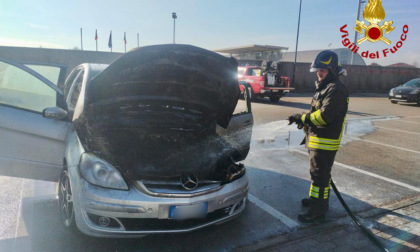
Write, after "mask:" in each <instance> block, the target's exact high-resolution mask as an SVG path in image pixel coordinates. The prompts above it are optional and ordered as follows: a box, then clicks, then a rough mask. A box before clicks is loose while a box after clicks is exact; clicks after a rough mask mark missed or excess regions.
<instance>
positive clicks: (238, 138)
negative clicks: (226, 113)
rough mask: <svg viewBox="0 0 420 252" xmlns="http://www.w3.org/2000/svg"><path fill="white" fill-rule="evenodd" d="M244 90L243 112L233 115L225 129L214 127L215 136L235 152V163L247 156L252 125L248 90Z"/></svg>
mask: <svg viewBox="0 0 420 252" xmlns="http://www.w3.org/2000/svg"><path fill="white" fill-rule="evenodd" d="M242 85H243V84H242ZM244 90H245V92H244V98H245V106H246V107H245V110H244V111H241V112H238V113H235V114H233V116H232V118H231V119H230V122H229V125H228V127H227V128H226V129H224V128H222V127H220V126H219V125H217V127H216V132H217V134H219V135H220V136H223V138H224V139H225V140H226V141H227V142H229V144H230V145H231V146H232V147H234V148H235V149H236V150H237V153H236V155H233V158H234V159H235V161H236V162H238V161H241V160H244V159H245V158H246V156H247V155H248V152H249V148H250V144H251V137H252V126H253V124H254V118H253V115H252V109H251V100H250V99H249V90H248V89H246V88H245V89H244Z"/></svg>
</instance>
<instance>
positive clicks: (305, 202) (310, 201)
mask: <svg viewBox="0 0 420 252" xmlns="http://www.w3.org/2000/svg"><path fill="white" fill-rule="evenodd" d="M300 202H301V203H302V206H303V207H309V206H310V205H312V204H313V203H314V198H304V199H302V200H301V201H300Z"/></svg>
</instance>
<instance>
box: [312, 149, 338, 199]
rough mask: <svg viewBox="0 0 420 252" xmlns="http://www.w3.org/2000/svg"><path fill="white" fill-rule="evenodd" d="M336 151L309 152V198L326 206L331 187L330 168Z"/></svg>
mask: <svg viewBox="0 0 420 252" xmlns="http://www.w3.org/2000/svg"><path fill="white" fill-rule="evenodd" d="M336 153H337V151H326V150H315V151H314V150H309V161H310V173H311V180H312V183H311V188H310V189H309V196H310V198H314V199H316V200H318V201H319V202H324V203H326V204H328V199H329V197H330V185H331V168H332V166H333V164H334V159H335V154H336Z"/></svg>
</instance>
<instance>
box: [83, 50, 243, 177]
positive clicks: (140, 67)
mask: <svg viewBox="0 0 420 252" xmlns="http://www.w3.org/2000/svg"><path fill="white" fill-rule="evenodd" d="M236 71H237V62H236V60H235V59H233V58H227V57H224V56H221V55H219V54H216V53H214V52H211V51H207V50H205V49H201V48H198V47H194V46H190V45H156V46H147V47H142V48H138V49H135V50H133V51H130V52H128V53H126V54H124V55H123V56H121V57H120V58H119V59H118V60H116V61H115V62H114V63H112V64H111V65H110V66H109V67H108V68H106V69H105V70H104V71H103V72H102V73H100V74H99V75H98V76H96V77H95V79H94V80H93V81H92V82H91V83H90V85H89V86H88V87H87V89H86V94H85V97H86V98H85V107H84V111H83V113H82V116H81V117H80V118H79V119H77V120H76V121H75V127H76V130H77V132H78V134H79V137H80V139H81V141H82V143H83V145H84V146H85V148H86V149H87V151H89V152H92V153H94V154H96V155H97V156H99V157H101V158H103V159H105V160H107V161H108V162H110V163H111V164H113V165H114V166H115V167H116V168H117V169H119V170H120V171H121V172H122V174H123V176H125V177H126V178H127V177H130V178H134V179H139V178H147V177H172V176H178V175H185V174H195V175H197V176H199V177H200V176H201V177H202V178H204V177H205V178H212V179H223V176H226V169H227V167H229V166H230V165H231V164H232V163H233V162H235V161H238V160H235V158H233V157H234V156H235V149H234V148H233V147H231V146H230V145H229V144H228V143H227V142H226V141H224V140H223V138H221V137H219V136H218V135H217V133H216V130H215V129H216V124H218V125H220V126H222V127H224V128H226V127H227V126H228V124H229V121H230V119H231V117H232V113H233V111H234V109H235V107H236V104H237V102H238V98H239V96H240V91H239V87H238V82H237V78H236ZM222 174H223V175H222Z"/></svg>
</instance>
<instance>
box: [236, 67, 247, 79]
mask: <svg viewBox="0 0 420 252" xmlns="http://www.w3.org/2000/svg"><path fill="white" fill-rule="evenodd" d="M244 72H245V68H243V67H238V77H242V76H243V75H244Z"/></svg>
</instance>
